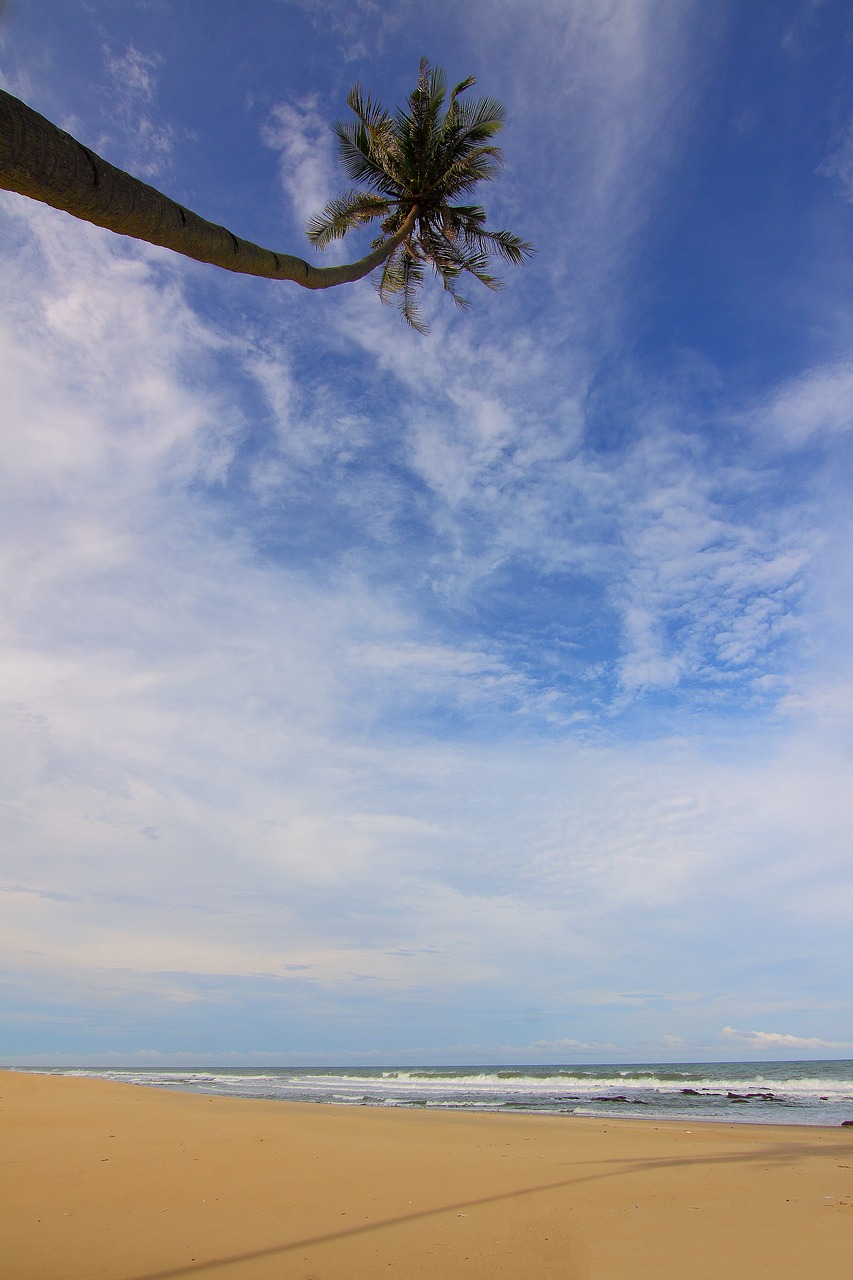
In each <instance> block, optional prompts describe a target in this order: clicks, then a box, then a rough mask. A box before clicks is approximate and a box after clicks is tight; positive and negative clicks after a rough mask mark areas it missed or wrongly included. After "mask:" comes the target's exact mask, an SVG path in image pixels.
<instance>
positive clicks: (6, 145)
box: [0, 89, 417, 289]
mask: <svg viewBox="0 0 853 1280" xmlns="http://www.w3.org/2000/svg"><path fill="white" fill-rule="evenodd" d="M0 187H2V188H5V189H6V190H7V191H17V192H18V193H19V194H20V195H24V196H29V197H30V199H32V200H40V201H42V203H44V204H49V205H52V206H53V208H54V209H62V210H63V211H64V212H65V213H70V214H73V216H74V217H75V218H81V219H82V220H83V221H84V222H93V223H94V224H95V225H96V226H99V227H106V228H107V229H108V230H110V231H115V232H116V233H117V234H118V235H122V236H131V237H133V239H135V240H147V241H148V243H149V244H157V245H160V246H161V247H162V248H164V249H173V250H174V252H175V253H181V254H183V255H184V257H186V258H194V259H195V260H196V262H209V263H211V264H212V265H213V266H216V267H223V268H224V269H225V270H226V271H236V272H238V273H239V274H241V275H249V276H263V277H264V278H265V279H268V280H292V281H294V282H295V283H296V284H299V285H302V287H303V288H305V289H330V288H331V287H332V286H333V285H338V284H349V283H350V282H352V281H354V280H361V279H363V277H364V276H366V275H369V274H370V272H371V271H373V269H374V268H375V267H378V266H380V265H381V264H382V263H383V262H384V261H385V260H386V258H388V257H389V255H390V254H391V253H393V251H394V249H395V248H396V247H397V245H398V244H400V242H401V241H403V240H405V239H406V237H407V236H408V235H409V234H410V233H411V231H412V229H413V227H414V224H415V218H416V215H417V208H416V207H413V208H412V210H411V212H410V213H409V216H408V217H407V219H406V221H405V223H404V224H403V226H402V227H401V228H400V230H399V231H398V232H397V233H396V234H395V235H393V236H391V237H389V239H388V240H386V241H385V243H384V244H382V245H381V246H380V247H379V248H378V249H374V251H373V252H372V253H370V254H368V255H367V257H366V258H361V259H359V261H358V262H348V263H345V264H343V265H342V266H337V267H315V266H312V265H311V263H309V262H305V261H303V259H302V258H296V257H294V256H293V255H292V254H289V253H274V252H273V251H272V250H271V249H262V248H261V247H260V246H259V245H256V244H252V242H251V240H241V239H240V237H239V236H235V235H234V234H233V232H231V231H228V230H227V229H226V228H225V227H220V226H218V225H217V224H216V223H215V222H208V221H207V220H206V219H205V218H200V217H199V216H198V214H197V213H193V212H192V211H191V210H190V209H185V208H183V206H182V205H179V204H176V202H175V201H174V200H170V199H169V197H168V196H165V195H163V193H162V192H161V191H157V190H156V188H154V187H149V186H148V184H147V183H145V182H140V180H139V179H138V178H134V177H132V176H131V175H130V174H129V173H125V172H124V170H123V169H116V168H115V167H114V166H113V165H111V164H109V163H108V162H107V161H106V160H104V159H102V158H101V156H98V155H96V154H95V153H94V151H90V150H89V149H88V147H84V146H83V144H82V143H80V142H78V141H77V140H76V138H72V137H71V135H70V134H69V133H65V132H64V131H63V130H62V129H58V128H57V127H56V125H54V124H51V122H50V121H49V120H46V119H45V117H44V116H40V115H39V114H38V112H37V111H33V109H32V107H28V106H27V105H26V103H24V102H21V101H20V99H19V98H15V97H13V96H12V95H11V94H10V93H6V92H5V91H4V90H2V89H0Z"/></svg>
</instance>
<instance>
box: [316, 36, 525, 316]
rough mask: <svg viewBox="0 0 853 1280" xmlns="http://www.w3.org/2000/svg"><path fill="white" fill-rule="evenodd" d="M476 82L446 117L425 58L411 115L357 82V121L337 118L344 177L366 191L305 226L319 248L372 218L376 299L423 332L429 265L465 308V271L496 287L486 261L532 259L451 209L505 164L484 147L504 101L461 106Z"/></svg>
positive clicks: (510, 240)
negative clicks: (379, 258)
mask: <svg viewBox="0 0 853 1280" xmlns="http://www.w3.org/2000/svg"><path fill="white" fill-rule="evenodd" d="M474 83H476V82H475V80H474V77H473V76H470V77H469V78H468V79H467V80H463V81H462V83H461V84H458V85H457V86H456V88H455V89H454V90H453V92H452V93H451V94H450V99H449V101H448V102H447V108H446V110H445V109H444V105H445V100H446V97H447V82H446V79H445V75H444V72H443V71H442V69H441V68H440V67H436V68H435V69H434V70H433V69H432V68H431V67H430V65H429V63H428V62H427V60H426V58H422V59H421V65H420V72H419V75H418V86H417V88H416V89H415V90H414V91H413V93H412V94H410V96H409V103H408V108H409V109H408V111H403V110H398V111H397V112H396V114H395V115H394V116H393V117H392V116H389V115H388V113H387V112H386V111H385V110H384V109H383V108H382V107H381V106H380V104H379V103H377V102H373V101H372V100H371V98H370V97H366V96H365V95H364V94H363V93H362V91H361V89H360V88H359V86H358V85H356V86H355V88H354V89H353V90H352V92H351V93H350V95H349V97H348V98H347V104H348V105H349V106H350V107H351V109H352V111H353V112H354V114H355V117H356V119H355V121H352V122H350V123H347V124H344V123H342V122H340V121H339V122H338V123H337V124H336V125H335V133H336V134H337V137H338V144H339V148H340V158H341V163H342V165H343V168H344V170H345V171H346V173H347V175H348V177H350V178H351V179H352V180H353V182H356V183H360V184H361V185H362V187H366V188H367V189H366V190H358V189H357V188H356V189H353V190H351V191H348V192H347V193H346V194H345V195H343V196H340V197H339V198H338V199H337V200H332V201H330V203H329V204H327V205H326V208H325V209H324V210H323V212H322V213H321V214H317V215H315V216H314V217H313V218H311V219H310V221H309V223H308V238H309V240H311V242H312V244H315V245H317V246H318V247H319V248H323V249H324V248H325V247H326V246H327V245H328V244H330V243H331V242H332V241H333V240H337V239H339V238H341V237H342V236H344V235H346V233H347V232H348V231H350V230H351V229H352V228H353V227H357V226H362V225H365V224H367V223H370V222H375V221H377V220H378V221H379V225H380V228H381V234H380V235H379V236H378V237H377V238H376V239H375V240H374V241H373V243H372V246H371V247H372V248H373V249H374V250H376V251H379V250H386V251H387V256H386V258H385V261H384V264H383V267H382V274H381V277H380V278H379V280H378V282H377V289H378V291H379V296H380V298H381V299H382V301H383V302H390V301H391V299H392V298H393V297H394V296H396V297H397V300H398V305H399V307H400V310H401V312H402V314H403V318H404V319H405V320H406V321H407V323H408V324H410V325H411V326H412V327H413V328H415V329H418V330H420V331H422V332H423V331H425V329H426V326H425V325H424V323H423V321H422V320H421V317H420V313H419V311H418V306H417V297H418V294H419V292H420V289H421V287H422V285H423V283H424V274H425V271H424V269H425V266H426V264H427V263H429V264H430V265H431V266H432V268H433V270H434V271H435V273H436V274H437V275H439V276H440V277H441V279H442V281H443V283H444V288H445V289H446V290H447V291H448V292H449V293H450V294H451V295H452V296H453V299H454V301H455V302H456V304H457V305H458V306H460V307H467V306H468V303H467V301H466V299H465V298H463V297H461V296H460V295H459V294H458V293H457V291H456V285H457V282H458V280H459V278H460V276H462V274H463V273H464V272H467V273H468V274H469V275H472V276H474V277H475V279H477V280H479V281H480V282H481V284H484V285H487V286H488V288H490V289H498V288H500V287H501V286H500V281H498V280H497V279H496V278H495V277H494V276H492V275H489V274H488V266H489V258H490V256H491V255H492V254H493V253H496V254H498V255H499V256H500V257H502V258H503V259H504V260H505V261H507V262H510V263H513V264H520V263H522V262H523V261H524V259H525V258H527V257H529V256H530V254H531V253H533V247H532V245H529V244H527V243H525V242H524V241H523V240H520V239H519V238H518V236H514V235H511V234H510V232H508V231H491V230H489V229H488V228H487V227H486V225H485V222H486V213H485V210H483V209H481V208H480V207H479V206H478V205H470V204H453V203H451V202H452V201H454V200H456V199H458V198H459V197H460V196H463V197H464V196H466V195H468V193H470V192H471V191H473V189H474V188H475V187H476V186H477V184H478V183H480V182H485V181H488V180H489V179H491V178H494V177H495V174H496V173H497V170H498V168H499V166H500V164H501V162H502V158H503V157H502V153H501V150H500V148H498V147H496V146H494V145H492V143H491V141H490V140H491V139H492V138H493V137H494V135H495V134H496V133H498V132H499V131H500V129H502V128H503V108H502V107H501V105H500V103H499V102H496V101H495V100H494V99H493V98H481V99H480V100H479V101H477V102H471V101H465V102H461V101H460V95H461V94H462V93H464V91H465V90H466V89H469V88H470V87H471V85H473V84H474ZM413 218H414V224H413V225H411V224H412V219H413ZM407 228H410V229H408V230H407Z"/></svg>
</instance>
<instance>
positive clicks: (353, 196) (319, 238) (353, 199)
mask: <svg viewBox="0 0 853 1280" xmlns="http://www.w3.org/2000/svg"><path fill="white" fill-rule="evenodd" d="M390 207H391V205H390V202H389V201H388V200H387V199H385V198H384V197H382V196H379V195H373V194H371V193H370V192H367V191H348V192H347V193H346V195H343V196H339V197H338V198H337V200H330V201H329V203H328V204H327V205H326V207H325V209H323V212H322V213H315V214H314V215H313V216H312V217H311V218H309V219H308V225H307V227H306V232H307V235H308V239H309V240H310V241H311V243H312V244H313V245H315V246H316V247H317V248H318V249H325V248H327V246H328V245H330V244H331V243H332V241H333V240H342V239H343V237H344V236H345V235H346V233H347V232H348V231H351V230H352V229H353V227H357V226H364V225H365V224H366V223H368V222H373V221H374V219H376V218H382V217H385V215H386V214H387V213H388V210H389V209H390Z"/></svg>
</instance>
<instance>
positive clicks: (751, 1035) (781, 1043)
mask: <svg viewBox="0 0 853 1280" xmlns="http://www.w3.org/2000/svg"><path fill="white" fill-rule="evenodd" d="M722 1034H723V1035H724V1036H726V1038H727V1039H729V1040H737V1041H738V1042H739V1043H741V1044H743V1045H745V1046H746V1047H747V1048H749V1049H751V1050H753V1051H754V1052H757V1053H762V1052H764V1051H765V1050H766V1051H768V1052H771V1053H772V1052H774V1051H775V1050H777V1049H850V1048H853V1044H850V1043H849V1042H848V1043H844V1042H842V1041H840V1040H821V1039H820V1038H819V1037H818V1036H793V1035H784V1034H782V1033H781V1032H778V1031H736V1030H735V1028H734V1027H723V1031H722Z"/></svg>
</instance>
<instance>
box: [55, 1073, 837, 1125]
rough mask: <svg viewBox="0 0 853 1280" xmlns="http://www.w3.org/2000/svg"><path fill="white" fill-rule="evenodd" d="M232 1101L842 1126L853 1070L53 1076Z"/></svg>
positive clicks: (74, 1074)
mask: <svg viewBox="0 0 853 1280" xmlns="http://www.w3.org/2000/svg"><path fill="white" fill-rule="evenodd" d="M49 1074H55V1075H69V1076H90V1077H96V1078H99V1079H104V1080H120V1081H124V1082H126V1083H128V1084H139V1085H149V1086H153V1087H155V1088H160V1089H180V1090H183V1091H188V1092H191V1093H203V1094H214V1095H217V1096H219V1097H231V1098H267V1099H273V1100H278V1101H282V1102H316V1103H337V1104H338V1105H345V1106H375V1107H426V1108H430V1107H434V1108H436V1107H440V1108H452V1109H454V1110H462V1111H498V1112H501V1111H506V1112H516V1113H518V1112H521V1113H526V1114H535V1113H543V1114H548V1115H575V1116H599V1117H614V1116H630V1117H631V1119H647V1120H689V1121H691V1122H693V1121H702V1120H714V1121H724V1122H732V1121H738V1122H747V1123H750V1124H756V1123H758V1124H810V1125H840V1124H842V1123H843V1122H844V1121H845V1120H850V1121H853V1061H850V1060H844V1061H838V1060H832V1061H824V1062H714V1063H711V1062H681V1063H637V1064H633V1065H631V1064H628V1065H626V1064H620V1065H618V1066H570V1065H566V1066H533V1067H531V1066H515V1067H513V1066H469V1067H399V1068H389V1067H338V1068H334V1069H327V1068H314V1069H306V1068H300V1067H282V1068H262V1069H256V1070H255V1069H251V1068H245V1067H231V1068H223V1069H221V1070H219V1069H214V1070H211V1069H199V1070H194V1069H192V1068H165V1069H159V1070H138V1069H122V1070H107V1069H96V1068H92V1069H90V1070H79V1069H75V1070H72V1069H65V1070H63V1069H54V1070H53V1071H50V1072H49Z"/></svg>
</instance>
